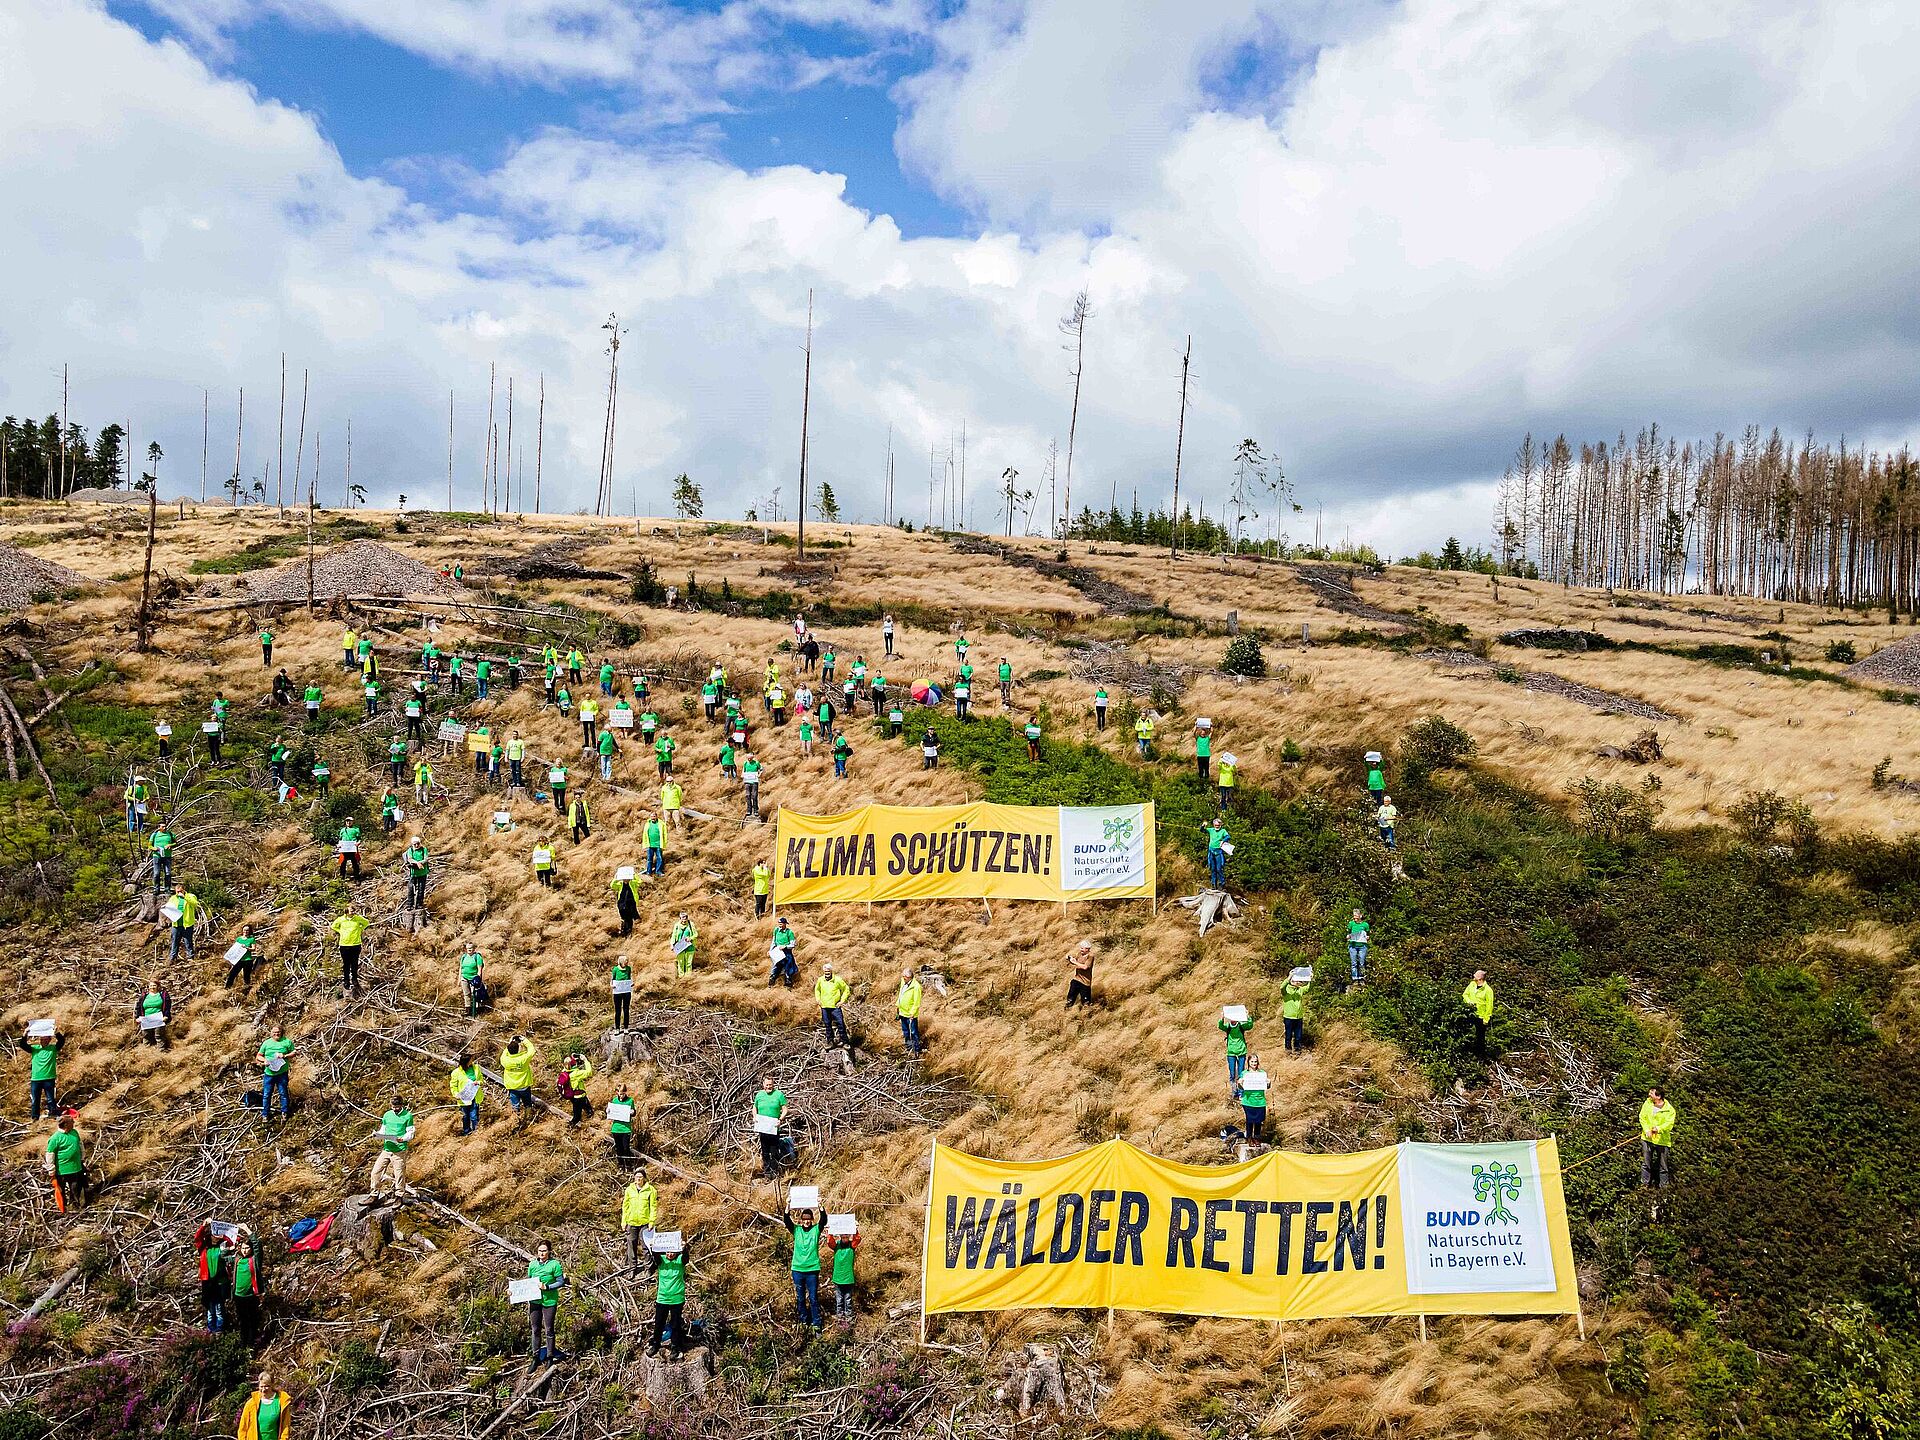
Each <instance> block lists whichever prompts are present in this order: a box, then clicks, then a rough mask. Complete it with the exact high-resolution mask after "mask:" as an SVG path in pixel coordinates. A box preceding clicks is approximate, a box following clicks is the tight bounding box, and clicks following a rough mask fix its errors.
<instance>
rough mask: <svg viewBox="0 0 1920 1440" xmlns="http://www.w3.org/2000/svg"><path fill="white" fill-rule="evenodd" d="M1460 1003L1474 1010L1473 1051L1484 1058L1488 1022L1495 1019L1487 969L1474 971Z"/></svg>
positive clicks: (1491, 989) (1461, 994)
mask: <svg viewBox="0 0 1920 1440" xmlns="http://www.w3.org/2000/svg"><path fill="white" fill-rule="evenodd" d="M1460 1003H1461V1004H1463V1005H1465V1006H1466V1007H1467V1008H1468V1009H1469V1010H1471V1011H1473V1053H1474V1054H1476V1055H1478V1056H1480V1058H1481V1059H1483V1060H1484V1059H1485V1058H1486V1054H1487V1024H1488V1022H1489V1021H1491V1020H1492V1019H1493V986H1491V985H1489V984H1488V983H1487V972H1486V971H1484V970H1476V971H1474V972H1473V979H1471V980H1469V981H1468V982H1467V988H1466V989H1464V990H1462V991H1461V992H1460Z"/></svg>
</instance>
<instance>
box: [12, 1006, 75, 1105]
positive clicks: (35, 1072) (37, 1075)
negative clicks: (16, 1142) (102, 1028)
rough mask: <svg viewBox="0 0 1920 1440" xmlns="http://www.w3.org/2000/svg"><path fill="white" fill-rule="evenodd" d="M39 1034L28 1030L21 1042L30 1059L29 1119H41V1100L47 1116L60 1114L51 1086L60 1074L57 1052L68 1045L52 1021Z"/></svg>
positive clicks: (30, 1029)
mask: <svg viewBox="0 0 1920 1440" xmlns="http://www.w3.org/2000/svg"><path fill="white" fill-rule="evenodd" d="M39 1029H40V1031H41V1033H39V1034H35V1033H34V1030H35V1027H34V1026H32V1025H29V1026H28V1027H27V1035H26V1038H25V1039H24V1040H22V1041H21V1042H20V1043H21V1044H22V1045H24V1046H25V1047H26V1050H27V1054H28V1056H29V1057H30V1059H29V1061H28V1066H27V1098H28V1101H29V1102H30V1104H31V1105H32V1108H33V1114H32V1115H31V1116H30V1117H29V1118H31V1119H34V1120H38V1119H39V1118H40V1104H41V1102H42V1101H43V1100H44V1101H45V1102H46V1106H47V1113H48V1114H49V1115H54V1114H57V1113H59V1112H58V1107H57V1106H56V1104H55V1102H54V1094H53V1091H54V1085H55V1082H56V1080H57V1079H58V1077H59V1073H60V1050H61V1047H62V1046H64V1045H65V1044H66V1043H67V1037H66V1036H64V1035H62V1034H60V1033H59V1032H58V1031H57V1030H56V1029H55V1028H54V1024H53V1021H51V1020H49V1021H47V1022H46V1023H45V1025H43V1026H40V1027H39Z"/></svg>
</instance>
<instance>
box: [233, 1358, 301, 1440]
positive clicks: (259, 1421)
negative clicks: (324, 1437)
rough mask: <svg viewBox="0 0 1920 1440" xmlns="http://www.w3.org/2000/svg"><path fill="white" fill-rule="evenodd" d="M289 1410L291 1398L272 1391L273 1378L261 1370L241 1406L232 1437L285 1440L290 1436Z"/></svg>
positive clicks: (239, 1438)
mask: <svg viewBox="0 0 1920 1440" xmlns="http://www.w3.org/2000/svg"><path fill="white" fill-rule="evenodd" d="M292 1408H293V1400H292V1398H291V1397H290V1396H289V1395H288V1394H287V1392H286V1391H284V1390H276V1389H274V1387H273V1377H272V1376H270V1375H268V1374H267V1372H266V1371H264V1370H262V1371H261V1372H260V1379H259V1381H258V1382H257V1383H256V1384H255V1385H254V1387H253V1394H251V1395H249V1396H248V1397H247V1403H246V1404H245V1405H243V1406H241V1407H240V1428H239V1429H238V1430H236V1431H235V1432H234V1434H235V1435H236V1436H237V1437H238V1440H287V1437H288V1436H289V1435H291V1434H292V1433H293V1431H292V1430H291V1429H290V1428H288V1425H287V1414H288V1412H289V1411H290V1410H291V1409H292Z"/></svg>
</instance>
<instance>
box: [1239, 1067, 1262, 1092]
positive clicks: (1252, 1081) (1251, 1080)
mask: <svg viewBox="0 0 1920 1440" xmlns="http://www.w3.org/2000/svg"><path fill="white" fill-rule="evenodd" d="M1268 1083H1269V1081H1268V1079H1267V1072H1266V1071H1264V1070H1249V1071H1247V1073H1246V1074H1244V1075H1242V1076H1241V1077H1240V1088H1241V1089H1242V1090H1251V1091H1253V1092H1254V1093H1255V1094H1257V1095H1264V1094H1266V1093H1267V1085H1268Z"/></svg>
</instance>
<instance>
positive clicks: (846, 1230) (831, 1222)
mask: <svg viewBox="0 0 1920 1440" xmlns="http://www.w3.org/2000/svg"><path fill="white" fill-rule="evenodd" d="M859 1233H860V1222H859V1221H857V1220H856V1219H854V1217H853V1216H852V1215H851V1214H847V1215H829V1216H827V1234H829V1235H858V1234H859Z"/></svg>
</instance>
